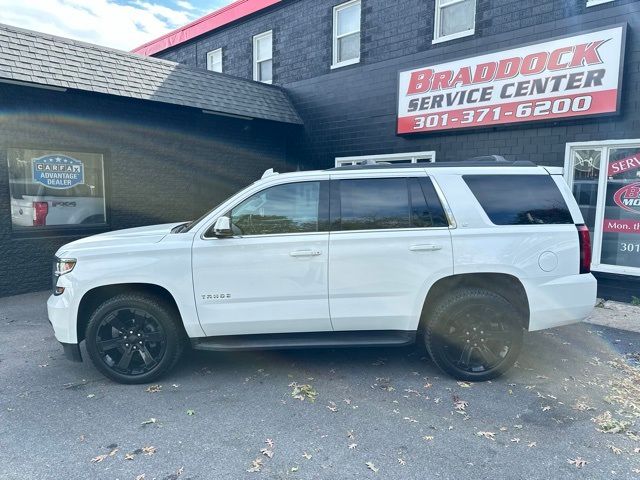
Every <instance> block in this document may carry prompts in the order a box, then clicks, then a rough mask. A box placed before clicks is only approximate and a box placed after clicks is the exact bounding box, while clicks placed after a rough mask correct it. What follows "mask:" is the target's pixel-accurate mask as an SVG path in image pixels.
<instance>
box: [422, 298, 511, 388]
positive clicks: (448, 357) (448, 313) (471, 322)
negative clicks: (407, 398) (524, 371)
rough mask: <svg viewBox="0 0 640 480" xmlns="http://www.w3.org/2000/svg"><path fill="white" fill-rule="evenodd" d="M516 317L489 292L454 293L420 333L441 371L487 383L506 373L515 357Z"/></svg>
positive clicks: (507, 304)
mask: <svg viewBox="0 0 640 480" xmlns="http://www.w3.org/2000/svg"><path fill="white" fill-rule="evenodd" d="M521 317H522V315H521V314H520V313H519V312H518V310H517V309H516V308H515V307H514V306H513V305H512V304H511V303H509V301H507V300H506V299H505V298H504V297H502V296H500V295H498V294H496V293H494V292H491V291H488V290H484V289H479V288H466V289H461V290H456V291H454V292H452V293H451V294H450V295H448V296H447V297H445V298H444V299H442V300H441V301H440V302H439V303H438V304H437V305H436V307H435V308H434V310H433V313H431V314H430V315H429V318H428V321H427V324H426V328H425V329H424V341H425V344H426V347H427V351H428V352H429V355H431V358H432V359H433V361H434V362H435V364H436V365H437V366H438V367H439V368H440V369H441V370H443V371H444V372H446V373H448V374H449V375H451V376H452V377H454V378H456V379H458V380H467V381H474V382H481V381H486V380H491V379H493V378H496V377H499V376H500V375H502V374H503V373H504V372H506V371H507V370H509V368H511V367H512V366H513V364H514V363H515V361H516V360H517V358H518V355H519V354H520V350H521V349H522V337H523V328H522V321H521ZM474 329H475V330H474Z"/></svg>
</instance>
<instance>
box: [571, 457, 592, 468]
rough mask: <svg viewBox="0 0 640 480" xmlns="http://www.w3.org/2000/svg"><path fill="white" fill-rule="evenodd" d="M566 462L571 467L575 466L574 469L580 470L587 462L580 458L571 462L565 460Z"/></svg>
mask: <svg viewBox="0 0 640 480" xmlns="http://www.w3.org/2000/svg"><path fill="white" fill-rule="evenodd" d="M567 462H569V463H570V464H571V465H575V466H576V468H582V467H584V466H585V465H586V464H587V461H586V460H584V459H583V458H580V457H576V458H574V459H573V460H570V459H567Z"/></svg>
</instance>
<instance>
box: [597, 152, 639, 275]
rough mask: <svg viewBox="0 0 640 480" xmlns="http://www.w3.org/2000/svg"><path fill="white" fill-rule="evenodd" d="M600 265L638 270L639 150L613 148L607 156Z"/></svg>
mask: <svg viewBox="0 0 640 480" xmlns="http://www.w3.org/2000/svg"><path fill="white" fill-rule="evenodd" d="M601 263H604V264H607V265H617V266H620V267H632V268H640V149H638V148H635V149H634V148H612V149H611V152H610V154H609V165H608V171H607V187H606V200H605V208H604V218H603V225H602V254H601Z"/></svg>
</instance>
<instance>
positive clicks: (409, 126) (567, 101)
mask: <svg viewBox="0 0 640 480" xmlns="http://www.w3.org/2000/svg"><path fill="white" fill-rule="evenodd" d="M617 104H618V91H617V90H615V89H612V90H604V91H602V92H594V93H577V94H574V95H562V96H559V97H548V98H541V99H538V100H522V101H519V102H510V103H502V104H493V105H487V106H484V107H474V108H461V109H458V110H446V111H441V112H437V113H428V112H427V113H423V114H421V115H414V116H411V117H401V118H398V133H417V132H433V131H437V130H452V129H456V128H469V127H477V126H492V125H500V124H507V123H520V122H531V121H537V120H552V119H556V118H568V117H580V116H584V115H594V114H597V113H611V112H615V111H616V110H617Z"/></svg>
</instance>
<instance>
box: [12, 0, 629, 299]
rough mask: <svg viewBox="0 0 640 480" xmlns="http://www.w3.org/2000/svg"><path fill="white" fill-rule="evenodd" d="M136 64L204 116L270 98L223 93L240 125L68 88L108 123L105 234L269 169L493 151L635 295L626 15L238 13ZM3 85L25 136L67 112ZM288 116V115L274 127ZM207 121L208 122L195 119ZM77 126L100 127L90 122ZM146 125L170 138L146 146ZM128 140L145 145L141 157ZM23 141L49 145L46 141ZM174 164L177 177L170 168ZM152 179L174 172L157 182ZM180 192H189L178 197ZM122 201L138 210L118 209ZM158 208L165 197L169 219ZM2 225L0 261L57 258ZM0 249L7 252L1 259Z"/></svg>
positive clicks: (262, 5) (351, 9)
mask: <svg viewBox="0 0 640 480" xmlns="http://www.w3.org/2000/svg"><path fill="white" fill-rule="evenodd" d="M23 33H24V32H23ZM1 42H3V41H2V40H0V47H3V46H4V44H3V43H1ZM58 42H62V43H64V42H63V41H62V40H58ZM75 43H77V42H75ZM65 45H66V44H65ZM84 48H89V47H88V46H85V47H84ZM96 48H97V47H96ZM99 50H100V51H107V49H99ZM0 52H2V53H0V77H5V75H4V73H3V72H4V71H5V70H6V68H5V67H3V63H5V61H6V60H7V57H5V56H4V55H5V49H4V48H1V49H0ZM63 53H65V54H66V51H65V50H64V49H63ZM134 53H135V54H137V55H138V56H140V57H141V59H142V60H144V61H149V62H154V59H153V58H149V57H156V58H157V59H162V60H167V61H171V62H176V63H177V64H178V65H179V66H180V68H181V69H183V70H181V72H183V75H181V78H182V81H183V82H184V83H183V84H182V85H185V84H188V85H189V86H190V88H192V89H193V90H191V91H193V92H194V93H193V95H194V96H196V97H199V98H200V100H201V101H204V100H207V101H215V98H216V97H217V95H216V92H217V93H219V94H222V95H227V92H237V91H240V92H242V91H243V90H241V89H240V87H242V88H247V87H246V85H260V84H261V83H269V84H272V85H270V86H267V85H264V88H265V89H267V90H264V91H262V90H261V91H258V90H256V91H253V92H252V93H251V95H248V94H247V95H237V98H236V101H237V102H243V105H244V107H243V108H244V110H242V112H240V113H239V110H238V108H236V107H237V105H233V106H229V105H227V106H226V107H225V108H227V109H228V110H229V111H226V110H225V108H221V107H219V106H214V107H212V108H208V107H203V106H202V105H201V104H198V105H196V107H195V108H194V106H193V104H192V103H189V102H185V100H184V98H181V100H179V101H175V100H171V98H170V97H172V96H173V95H176V94H177V91H176V90H175V89H170V90H169V94H167V95H166V96H165V97H164V98H161V99H158V98H155V96H154V94H153V93H150V94H147V95H146V97H145V96H143V97H135V96H131V95H130V96H128V97H127V96H125V97H123V96H122V95H121V92H119V91H117V90H109V89H107V90H100V89H98V90H96V89H93V90H91V89H89V90H91V91H85V92H77V91H75V90H74V87H70V88H69V89H68V91H67V94H69V93H72V92H71V91H72V90H73V92H74V93H73V96H74V98H76V102H77V103H76V104H75V108H76V109H77V111H76V114H77V115H78V116H82V115H89V116H92V115H93V116H95V115H99V116H101V118H102V117H104V119H103V121H104V122H108V123H109V125H110V128H108V130H109V132H104V131H103V132H102V134H101V135H98V136H97V137H96V138H98V139H99V142H98V145H97V147H98V150H100V149H104V151H109V154H108V156H105V158H109V159H110V160H109V162H110V163H112V166H111V167H109V169H110V173H108V172H107V171H106V170H105V176H107V175H109V176H110V187H106V188H105V202H106V203H107V204H108V205H111V208H112V211H118V212H121V213H118V214H117V215H114V214H113V213H112V214H111V219H112V220H111V222H110V223H108V224H107V225H103V226H102V228H121V227H123V226H129V225H133V224H144V223H150V222H151V221H165V220H166V221H171V220H177V219H181V218H183V217H184V218H189V217H190V216H193V215H194V213H193V212H194V211H195V210H197V208H195V205H196V204H198V203H199V204H204V205H202V209H204V208H206V203H207V202H209V201H210V200H211V201H214V200H217V199H218V198H219V196H222V195H223V194H225V195H226V194H227V193H229V192H230V191H231V190H233V189H235V188H237V187H239V186H240V185H241V184H244V183H248V182H250V181H252V180H253V179H254V178H255V177H256V176H257V175H258V171H260V170H264V169H265V168H268V167H271V166H276V168H280V169H283V170H284V169H295V168H305V169H306V168H327V167H332V166H334V165H336V164H338V165H339V164H345V163H354V162H358V161H362V160H365V159H369V160H373V161H385V162H421V161H436V162H445V161H450V160H460V159H464V158H469V157H474V156H478V155H485V154H498V155H502V156H504V157H505V158H507V159H510V160H511V159H521V160H531V161H533V162H535V163H538V164H540V165H544V166H549V167H555V168H562V169H563V171H564V174H565V177H566V179H567V181H568V183H569V184H570V186H571V188H572V189H573V191H574V194H575V195H576V197H577V199H578V201H579V203H580V206H581V208H582V210H583V212H584V214H585V219H586V221H587V223H588V224H589V227H590V229H591V231H592V236H593V240H594V252H593V253H594V263H593V270H594V272H595V273H596V275H597V276H598V279H599V285H600V294H601V295H604V296H607V297H612V298H618V299H623V300H629V299H630V298H631V296H632V295H636V296H640V295H639V294H638V293H637V292H638V291H640V206H638V207H636V206H635V204H634V203H633V202H634V201H635V200H634V192H635V191H636V190H637V188H636V185H637V184H639V182H640V101H639V100H638V93H639V92H640V2H638V1H633V0H352V1H344V2H343V1H341V0H239V1H237V2H235V3H233V4H231V5H229V6H227V7H224V8H223V9H221V10H219V11H217V12H213V13H212V14H209V15H207V16H205V17H203V18H201V19H199V20H197V21H195V22H193V23H191V24H189V25H186V26H184V27H182V28H180V29H178V30H176V31H175V32H171V33H170V34H168V35H165V36H163V37H161V38H159V39H156V40H154V41H151V42H149V43H147V44H145V45H143V46H141V47H139V48H137V49H136V50H135V51H134ZM118 54H119V55H123V56H125V57H126V58H127V59H130V58H131V56H130V55H127V54H123V53H121V52H119V53H118ZM114 55H115V53H114ZM105 56H108V54H105ZM515 59H517V61H516V60H515ZM9 60H11V59H9ZM142 60H141V61H142ZM127 61H129V60H127ZM158 61H159V60H158ZM80 64H81V66H82V65H83V63H82V61H80ZM162 64H163V65H175V64H173V63H172V64H169V63H167V62H164V63H162ZM73 67H77V65H73V64H72V65H71V68H73ZM92 68H94V69H95V68H98V67H96V66H95V65H94V66H93V67H92ZM171 68H178V66H175V67H171ZM114 69H115V71H119V70H120V68H118V67H117V66H114ZM513 69H515V70H513ZM207 70H209V72H207ZM205 73H206V74H207V75H209V76H207V77H206V78H210V79H215V81H216V82H217V84H218V87H216V88H218V90H213V91H212V90H211V88H210V85H211V84H209V83H202V82H204V81H205V80H203V79H204V78H205V77H201V76H198V75H203V74H205ZM220 73H222V75H220ZM114 74H115V73H114ZM129 75H130V72H129V71H128V72H125V75H124V78H125V79H126V78H127V76H129ZM7 78H9V79H13V80H19V81H20V82H23V84H26V85H27V86H25V85H21V86H2V87H0V94H4V97H3V98H7V99H9V100H10V101H9V104H11V103H12V102H13V103H14V104H16V106H15V108H16V109H19V106H18V105H17V104H19V103H20V102H19V101H18V97H19V94H18V90H20V91H25V92H26V91H27V90H28V91H29V92H30V93H29V96H30V97H33V98H32V99H31V98H30V100H29V101H28V102H27V104H32V105H33V107H32V108H33V115H35V116H37V118H38V121H41V122H48V123H47V124H46V125H47V130H49V127H50V126H51V125H50V123H51V122H50V120H51V119H45V118H43V115H42V113H43V112H42V111H39V110H38V108H40V109H43V108H44V109H45V110H47V109H49V103H48V102H49V100H47V101H46V102H45V101H44V100H42V99H41V98H40V97H42V98H44V97H47V98H49V97H50V100H51V102H53V103H54V104H55V102H56V101H57V102H58V104H57V105H55V110H56V111H57V109H69V108H73V105H74V104H73V102H66V101H64V102H63V101H62V100H61V99H60V96H59V95H60V94H59V93H57V92H50V91H46V92H37V93H35V89H33V88H31V86H28V85H29V84H30V83H39V81H38V79H37V78H35V77H34V76H33V75H31V76H30V77H29V78H27V79H20V78H15V76H14V77H11V76H8V77H7ZM240 79H242V80H240ZM223 80H224V82H227V83H224V82H223ZM123 81H124V80H123ZM210 81H212V82H213V81H214V80H210ZM221 82H223V83H224V85H223V86H221ZM45 83H46V82H45ZM125 83H126V82H125ZM261 87H262V85H261ZM21 89H23V90H21ZM179 89H180V87H178V90H179ZM221 89H222V90H221ZM225 89H226V90H225ZM238 89H240V90H238ZM266 92H269V94H270V95H272V96H273V95H274V93H273V92H278V93H277V96H278V101H277V102H275V101H273V100H272V101H271V103H270V104H269V105H268V106H267V107H263V108H262V110H261V111H262V113H261V115H262V117H263V118H255V119H253V120H251V118H253V116H254V115H256V112H257V111H259V110H260V109H261V107H260V105H263V103H261V102H262V100H261V99H262V97H263V95H264V94H266ZM25 95H26V94H25ZM466 95H468V97H467V96H466ZM473 95H477V96H478V97H477V98H475V99H474V98H473ZM436 97H438V98H436ZM480 97H482V98H480ZM463 98H464V101H463ZM55 99H57V100H55ZM192 100H193V99H191V100H190V101H192ZM154 101H155V102H156V103H154V104H151V103H150V102H154ZM478 102H480V103H478ZM185 103H186V105H185ZM476 104H477V105H476ZM87 106H89V110H90V112H91V113H87V110H86V107H87ZM51 108H53V107H51ZM289 108H290V109H291V110H290V113H289V114H287V115H291V117H288V116H287V115H285V116H284V117H283V116H282V111H284V110H287V109H289ZM265 109H266V110H269V111H270V112H271V113H269V115H267V114H266V113H265V111H266V110H265ZM207 110H211V111H215V112H217V113H218V115H206V114H203V113H202V112H203V111H207ZM273 111H277V112H280V113H278V114H273ZM287 111H289V110H287ZM223 114H224V115H227V114H231V115H233V116H234V117H233V118H230V117H228V116H222V115H223ZM70 115H72V114H70ZM265 115H266V116H269V118H264V117H265ZM160 117H161V118H163V119H166V120H163V121H160V120H159V118H160ZM21 119H22V117H21ZM126 122H129V123H128V125H127V126H124V127H123V125H124V124H125V123H126ZM27 123H30V122H27ZM14 124H15V125H16V127H15V131H16V132H17V133H16V135H18V134H24V132H25V130H24V128H23V127H24V124H21V123H19V122H18V123H15V122H12V123H11V125H14ZM37 124H38V123H37V122H36V125H37ZM130 125H134V126H135V128H136V129H139V130H140V131H141V133H140V135H138V136H137V138H136V139H134V140H132V139H131V135H129V134H127V133H128V128H127V127H128V126H130ZM65 126H66V127H68V126H69V125H64V126H59V125H58V124H56V128H64V127H65ZM90 126H93V128H100V126H99V125H98V123H97V122H93V123H91V124H90ZM118 127H120V128H123V130H121V131H119V130H118ZM83 128H85V129H86V128H90V127H89V126H83ZM158 128H166V129H169V130H171V132H174V131H178V132H180V134H178V133H171V134H168V135H167V134H164V133H163V134H161V135H156V129H158ZM54 132H55V130H54ZM65 132H66V135H67V137H62V138H66V140H65V142H64V145H68V146H69V147H68V149H71V151H72V152H73V151H74V150H73V149H72V148H71V147H73V146H74V145H76V144H78V145H81V146H83V148H89V149H91V146H92V145H93V138H94V137H93V134H94V133H95V132H84V131H83V132H81V133H82V134H83V135H84V136H83V137H82V138H81V139H80V140H78V141H76V140H74V139H71V138H68V136H69V135H71V133H70V132H69V131H68V130H65ZM196 132H198V133H197V134H196ZM151 135H153V137H152V136H151ZM181 135H183V136H181ZM194 135H197V136H198V142H196V144H195V145H193V144H192V142H193V138H192V137H193V136H194ZM27 136H28V137H29V138H33V136H32V135H27ZM56 136H57V134H54V137H56ZM141 137H144V138H145V141H146V142H148V143H150V144H154V148H153V155H149V150H148V148H151V147H149V146H148V145H145V144H144V142H140V141H139V140H140V138H141ZM177 137H179V138H178V139H176V138H177ZM45 138H46V137H45ZM89 138H90V139H91V140H89ZM25 142H26V143H25V144H27V143H29V142H27V141H26V139H25ZM221 142H225V143H227V144H228V145H227V146H229V145H231V144H233V147H229V148H232V155H226V154H225V155H220V156H219V155H218V154H217V153H212V152H217V151H218V150H217V149H219V148H220V143H221ZM15 143H16V140H15V137H14V136H13V135H11V139H8V138H7V137H2V134H0V149H2V148H8V147H7V145H9V144H15ZM18 143H19V142H18ZM37 143H38V144H40V145H43V144H46V145H45V146H47V148H49V143H48V142H47V141H45V140H41V141H39V142H37ZM53 143H54V144H55V141H54V142H53ZM64 145H62V146H64ZM51 148H58V149H59V148H61V146H58V145H52V146H51ZM93 148H94V150H95V149H96V147H93ZM76 150H77V149H76ZM248 150H251V153H247V151H248ZM114 151H116V152H117V153H116V154H114ZM185 152H187V157H188V159H185V154H184V153H185ZM34 155H35V154H34ZM151 157H155V158H151ZM109 162H107V160H105V166H106V164H107V163H109ZM120 162H121V163H120ZM180 162H189V163H190V164H189V166H188V168H186V169H181V168H179V167H178V165H180ZM166 164H169V165H172V166H173V167H172V168H174V169H177V170H179V172H180V174H178V175H175V174H174V173H170V172H167V173H163V172H164V166H165V165H166ZM158 165H161V167H159V166H158ZM121 169H124V173H123V172H122V171H121ZM129 169H130V170H129ZM136 170H137V171H136ZM149 170H150V171H152V172H153V173H152V174H149V175H147V174H146V173H145V172H148V171H149ZM116 172H117V173H116ZM203 173H204V174H205V175H206V176H210V177H211V178H214V177H218V176H219V177H220V178H225V175H229V176H232V177H233V181H232V182H229V183H226V182H222V181H221V182H219V183H220V188H219V190H218V189H216V192H215V193H213V192H211V191H208V190H207V188H206V185H205V186H203V184H202V183H201V182H202V179H201V176H202V174H203ZM4 175H6V174H5V173H3V171H2V170H0V193H3V192H2V189H7V184H8V183H9V182H8V181H7V179H6V178H2V177H3V176H4ZM132 179H134V180H135V181H134V182H133V183H135V187H131V183H132ZM140 179H144V181H143V182H141V181H140ZM185 184H188V185H192V186H193V190H192V188H189V189H188V192H189V193H182V194H180V195H176V191H184V188H181V187H183V186H184V185H185ZM638 186H640V184H639V185H638ZM132 188H142V189H143V191H144V189H148V190H151V191H152V192H153V195H154V196H153V200H154V201H152V202H148V204H147V206H146V208H148V209H150V214H149V215H147V216H145V215H137V212H138V207H137V202H142V203H145V199H146V198H147V197H146V196H145V193H139V194H132V193H131V192H130V190H131V189H132ZM198 188H200V189H201V190H205V191H206V192H204V191H199V190H197V189H198ZM129 195H132V196H131V199H132V200H134V202H133V203H134V205H136V206H134V207H130V206H129V207H128V206H127V205H131V202H130V201H129V200H128V198H129ZM207 195H208V196H207ZM7 196H8V194H5V198H6V197H7ZM638 197H640V195H638ZM157 199H163V200H170V201H171V208H163V206H162V204H159V203H158V200H157ZM625 202H626V203H625ZM118 204H119V205H120V207H118ZM198 206H200V205H198ZM130 211H132V212H133V213H135V214H130V213H129V212H130ZM140 211H145V212H146V210H142V209H141V210H140ZM3 212H4V213H0V221H1V222H2V226H1V228H2V232H5V233H2V235H4V237H3V238H2V239H1V240H0V249H2V250H3V251H5V252H7V251H9V252H10V253H15V252H16V251H17V250H16V249H20V248H23V247H19V245H22V242H31V243H30V244H29V245H33V247H30V248H32V250H36V249H37V250H38V251H40V247H39V246H37V245H41V244H40V243H37V242H42V245H45V246H46V248H45V247H42V251H43V253H42V258H40V257H39V254H38V255H36V256H37V257H38V261H37V262H36V263H38V264H40V263H41V261H44V257H45V256H46V255H49V254H50V253H51V252H52V249H53V247H54V246H55V245H56V244H61V243H64V242H66V241H69V240H70V238H68V237H64V238H61V237H59V236H55V235H54V236H47V238H46V239H41V238H37V236H35V235H34V234H33V229H32V228H30V229H27V230H29V231H27V232H25V230H24V229H21V228H18V227H15V226H12V225H11V222H10V221H9V219H8V218H7V217H6V215H7V212H6V209H4V210H3ZM3 215H4V216H5V217H3ZM636 227H637V232H636ZM44 230H46V229H44ZM44 230H43V231H44ZM77 233H78V234H86V233H87V232H85V231H82V230H81V231H79V232H77ZM23 237H24V238H23ZM6 245H14V247H11V249H9V250H6V249H7V247H6ZM20 251H21V252H22V250H20ZM20 255H23V256H24V255H28V254H25V253H24V252H23V253H21V254H20ZM34 255H35V254H34ZM14 258H15V257H14ZM30 259H31V257H29V258H22V259H21V262H22V263H21V265H23V266H24V267H25V268H30V266H31V265H32V262H31V260H30ZM39 282H40V280H39V277H32V279H31V280H30V281H28V282H26V283H24V285H26V286H24V287H22V286H19V287H16V286H15V282H7V284H6V285H5V286H0V293H7V292H12V291H25V290H26V289H33V288H37V287H40V286H41V285H40V283H39ZM18 283H20V282H18ZM10 284H11V285H10ZM20 285H23V284H22V283H20Z"/></svg>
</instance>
